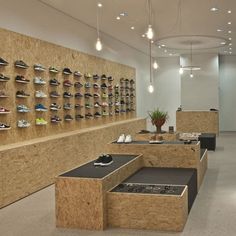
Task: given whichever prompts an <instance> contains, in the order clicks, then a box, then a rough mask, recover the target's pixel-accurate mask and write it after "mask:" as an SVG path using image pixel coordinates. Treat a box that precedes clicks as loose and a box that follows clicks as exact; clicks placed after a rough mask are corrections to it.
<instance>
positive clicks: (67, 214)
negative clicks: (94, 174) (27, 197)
mask: <svg viewBox="0 0 236 236" xmlns="http://www.w3.org/2000/svg"><path fill="white" fill-rule="evenodd" d="M124 158H125V157H124ZM141 167H142V160H141V156H137V158H135V159H134V160H132V161H130V162H129V163H127V164H125V165H123V166H121V167H120V168H118V169H117V170H115V171H114V172H112V173H110V174H109V175H107V176H105V177H104V178H102V179H93V178H91V179H90V178H74V177H58V178H56V187H55V188H56V189H55V191H56V225H57V227H62V228H78V229H90V230H103V229H105V228H106V227H107V218H108V217H107V209H106V207H107V196H106V192H107V190H109V189H111V188H113V187H114V186H116V185H117V184H119V183H121V182H122V181H123V180H124V179H126V178H128V177H129V176H130V175H132V174H133V173H134V172H136V171H137V170H139V169H140V168H141Z"/></svg>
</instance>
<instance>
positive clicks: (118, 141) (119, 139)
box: [117, 134, 125, 143]
mask: <svg viewBox="0 0 236 236" xmlns="http://www.w3.org/2000/svg"><path fill="white" fill-rule="evenodd" d="M124 141H125V135H124V134H121V135H120V137H119V138H118V140H117V143H124Z"/></svg>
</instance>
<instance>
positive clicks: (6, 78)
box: [0, 74, 10, 82]
mask: <svg viewBox="0 0 236 236" xmlns="http://www.w3.org/2000/svg"><path fill="white" fill-rule="evenodd" d="M8 80H10V78H8V77H6V76H4V75H3V74H0V81H1V82H7V81H8Z"/></svg>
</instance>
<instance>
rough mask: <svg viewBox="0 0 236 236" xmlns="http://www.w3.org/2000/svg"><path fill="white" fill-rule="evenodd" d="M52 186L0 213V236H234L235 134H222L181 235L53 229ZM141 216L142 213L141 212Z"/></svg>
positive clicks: (210, 157) (235, 231)
mask: <svg viewBox="0 0 236 236" xmlns="http://www.w3.org/2000/svg"><path fill="white" fill-rule="evenodd" d="M54 204H55V202H54V186H50V187H48V188H46V189H44V190H42V191H39V192H37V193H35V194H33V195H31V196H29V197H27V198H25V199H22V200H21V201H18V202H16V203H14V204H12V205H10V206H8V207H5V208H3V209H1V210H0V235H1V236H75V235H76V236H77V235H80V236H102V235H104V236H107V235H114V236H121V235H122V236H128V235H135V236H138V235H140V236H141V235H144V236H145V235H146V236H154V235H155V236H160V235H163V236H165V235H166V236H169V235H174V236H208V235H209V236H210V235H211V236H234V235H236V133H235V132H232V133H222V134H221V135H220V137H219V138H218V140H217V150H216V152H209V169H208V171H207V174H206V176H205V179H204V182H203V185H202V187H201V189H200V192H199V194H198V196H197V198H196V200H195V202H194V205H193V208H192V210H191V212H190V215H189V218H188V221H187V224H186V226H185V228H184V231H183V232H182V233H164V232H156V231H143V230H122V229H108V230H106V231H104V232H95V231H81V230H64V229H57V228H55V216H54V214H55V209H54ZM144 214H145V213H144Z"/></svg>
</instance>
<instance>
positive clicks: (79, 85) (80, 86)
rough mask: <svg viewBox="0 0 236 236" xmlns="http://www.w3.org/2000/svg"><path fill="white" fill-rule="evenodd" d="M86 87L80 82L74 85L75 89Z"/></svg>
mask: <svg viewBox="0 0 236 236" xmlns="http://www.w3.org/2000/svg"><path fill="white" fill-rule="evenodd" d="M83 86H84V85H83V84H81V83H80V82H75V83H74V87H75V88H82V87H83Z"/></svg>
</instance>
